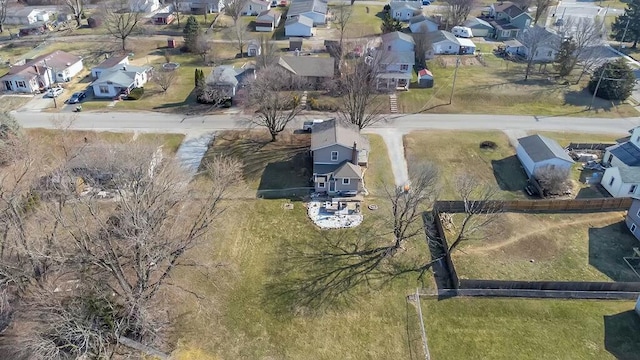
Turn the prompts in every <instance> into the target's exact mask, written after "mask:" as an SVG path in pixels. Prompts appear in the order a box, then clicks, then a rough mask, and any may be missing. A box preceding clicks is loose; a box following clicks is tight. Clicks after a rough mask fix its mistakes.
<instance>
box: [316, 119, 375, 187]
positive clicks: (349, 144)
mask: <svg viewBox="0 0 640 360" xmlns="http://www.w3.org/2000/svg"><path fill="white" fill-rule="evenodd" d="M311 155H312V156H313V182H314V187H315V191H316V193H326V194H327V195H339V194H345V193H350V194H353V193H360V192H362V191H363V190H364V185H363V181H362V168H363V167H366V166H367V162H368V158H369V140H368V139H367V138H365V137H363V136H362V135H360V131H359V129H358V127H357V126H355V125H353V124H350V123H346V122H343V121H340V120H329V121H324V122H322V123H317V124H315V125H314V126H313V130H312V133H311Z"/></svg>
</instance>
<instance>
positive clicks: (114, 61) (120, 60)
mask: <svg viewBox="0 0 640 360" xmlns="http://www.w3.org/2000/svg"><path fill="white" fill-rule="evenodd" d="M127 64H129V55H127V54H122V55H112V56H109V57H108V58H107V59H105V60H104V61H103V62H101V63H100V64H98V65H96V66H94V67H92V68H91V77H92V78H93V79H97V78H99V77H100V73H102V72H103V71H105V70H108V69H111V68H113V67H114V66H118V65H127Z"/></svg>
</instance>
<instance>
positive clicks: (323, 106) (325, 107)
mask: <svg viewBox="0 0 640 360" xmlns="http://www.w3.org/2000/svg"><path fill="white" fill-rule="evenodd" d="M307 108H309V109H311V110H316V111H338V110H340V107H339V106H338V105H336V104H332V103H330V102H324V101H320V100H318V99H316V98H309V99H308V100H307Z"/></svg>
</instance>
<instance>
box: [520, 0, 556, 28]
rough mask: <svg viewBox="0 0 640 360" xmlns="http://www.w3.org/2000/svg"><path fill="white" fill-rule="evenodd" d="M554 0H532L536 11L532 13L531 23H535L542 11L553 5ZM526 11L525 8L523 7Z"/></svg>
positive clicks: (542, 13) (544, 11)
mask: <svg viewBox="0 0 640 360" xmlns="http://www.w3.org/2000/svg"><path fill="white" fill-rule="evenodd" d="M553 3H554V0H534V1H533V5H535V7H536V13H535V14H534V15H533V23H534V24H537V23H538V21H540V18H541V17H542V15H544V13H546V12H547V10H549V8H550V7H551V5H553ZM525 11H526V9H525Z"/></svg>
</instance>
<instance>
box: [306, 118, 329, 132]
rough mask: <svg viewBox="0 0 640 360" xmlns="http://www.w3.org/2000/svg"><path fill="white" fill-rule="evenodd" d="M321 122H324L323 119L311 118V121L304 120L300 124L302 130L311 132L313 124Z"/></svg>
mask: <svg viewBox="0 0 640 360" xmlns="http://www.w3.org/2000/svg"><path fill="white" fill-rule="evenodd" d="M321 122H324V120H322V119H315V120H313V121H305V122H304V123H303V124H302V130H304V131H308V132H311V131H313V125H315V124H320V123H321Z"/></svg>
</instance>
